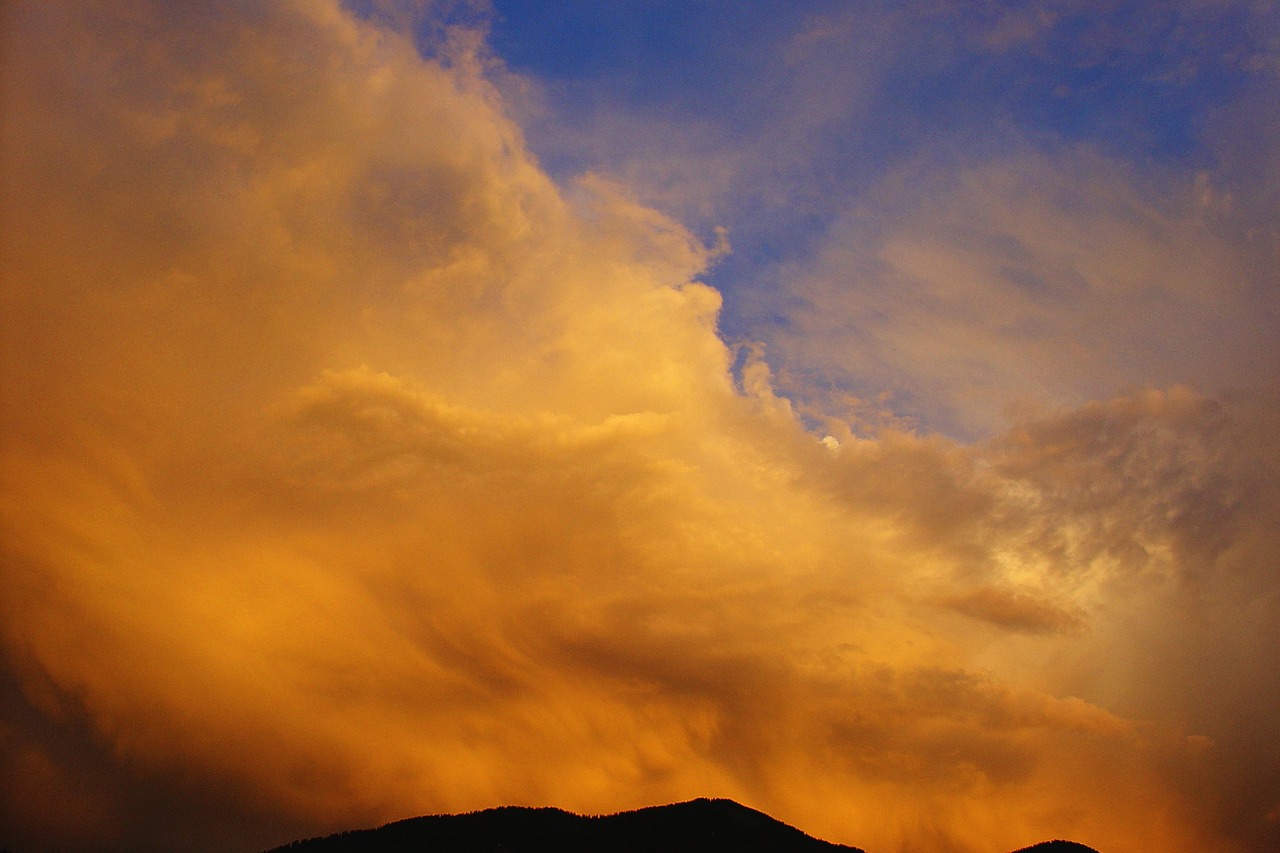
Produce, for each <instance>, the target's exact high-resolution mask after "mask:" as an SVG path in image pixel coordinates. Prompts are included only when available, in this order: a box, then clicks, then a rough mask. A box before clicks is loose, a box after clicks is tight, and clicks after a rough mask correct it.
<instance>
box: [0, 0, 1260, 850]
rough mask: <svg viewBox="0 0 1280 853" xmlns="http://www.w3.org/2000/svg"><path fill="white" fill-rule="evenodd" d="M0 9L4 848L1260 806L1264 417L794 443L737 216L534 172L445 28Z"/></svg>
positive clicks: (1021, 833) (1046, 826)
mask: <svg viewBox="0 0 1280 853" xmlns="http://www.w3.org/2000/svg"><path fill="white" fill-rule="evenodd" d="M73 12H74V14H73ZM5 38H6V45H5V56H6V59H5V63H6V69H5V73H6V78H7V80H8V81H11V83H10V85H7V86H6V89H5V99H6V101H5V112H6V123H5V127H4V149H3V151H4V155H3V165H4V174H3V177H4V187H5V199H4V210H3V214H4V224H5V227H4V230H3V237H2V238H0V239H3V241H4V242H3V255H4V257H5V258H6V263H5V265H4V270H3V273H2V275H3V300H4V301H3V317H4V319H3V324H4V326H3V336H2V338H3V346H4V350H3V359H4V360H3V386H2V388H3V394H4V406H3V409H2V411H0V426H2V429H3V437H4V439H3V440H4V443H3V455H2V457H0V483H2V488H0V494H2V495H3V502H2V503H0V543H2V544H0V561H2V562H0V567H2V572H3V575H2V579H3V584H4V593H5V594H4V596H3V597H2V598H0V642H2V644H3V645H2V650H3V661H4V667H3V680H2V681H0V703H2V704H0V714H2V716H0V754H2V755H3V760H0V767H3V768H5V769H4V770H3V771H2V772H0V785H2V786H3V788H2V791H3V795H2V796H0V826H4V827H5V830H4V834H2V835H0V841H3V842H4V843H6V844H13V845H15V846H19V847H29V846H42V845H44V844H46V843H55V844H58V845H60V846H62V847H64V848H67V849H95V848H98V847H101V846H103V845H110V844H130V845H136V846H139V847H142V848H168V847H175V846H182V847H184V848H186V849H193V848H194V849H201V848H204V849H211V850H212V849H251V848H253V847H254V846H255V845H257V846H266V845H267V844H271V843H279V842H282V841H285V840H288V839H289V838H291V837H296V836H300V835H305V834H315V833H317V832H322V831H328V830H334V829H339V828H346V827H349V826H352V825H357V824H368V823H375V822H378V821H381V820H387V819H392V818H397V817H403V816H406V815H410V814H415V813H423V812H431V811H441V810H446V811H452V810H464V809H473V808H479V807H484V806H489V805H495V804H499V803H533V804H542V803H554V804H556V805H560V806H563V807H567V808H572V809H577V810H584V811H612V810H617V809H621V808H627V807H633V806H640V805H645V804H651V803H655V802H661V801H670V800H675V799H682V798H687V797H693V796H700V795H707V796H713V795H723V796H730V797H734V798H737V799H740V800H743V801H745V802H748V803H750V804H752V805H754V806H757V807H760V808H764V809H766V810H768V811H770V812H772V813H774V814H777V815H778V816H779V817H782V818H784V819H787V820H789V821H792V822H795V823H797V824H799V825H801V826H803V827H804V828H805V829H806V830H808V831H810V832H815V833H819V834H823V835H826V836H828V837H831V838H834V839H839V840H844V841H848V842H851V843H855V844H859V845H861V846H864V847H866V848H868V849H871V850H894V849H899V850H911V849H931V850H940V849H953V850H963V851H980V850H998V849H1012V848H1014V847H1016V846H1019V845H1022V844H1026V843H1030V842H1032V841H1035V840H1040V839H1043V838H1048V837H1053V836H1073V837H1077V838H1079V839H1080V840H1081V841H1085V842H1088V843H1091V844H1094V845H1095V846H1098V847H1100V848H1103V849H1106V850H1108V851H1125V850H1146V849H1152V848H1159V849H1162V850H1169V851H1177V850H1187V851H1190V850H1197V851H1204V850H1221V851H1233V850H1246V849H1262V847H1261V846H1259V845H1261V844H1263V843H1264V842H1265V839H1266V838H1268V837H1270V836H1267V835H1266V833H1268V832H1271V833H1274V823H1271V824H1266V823H1265V821H1264V816H1265V814H1266V813H1267V810H1268V809H1271V808H1273V807H1274V802H1275V800H1276V799H1277V798H1276V797H1275V796H1274V794H1275V785H1276V779H1275V774H1274V767H1275V766H1276V765H1275V764H1274V763H1271V764H1268V761H1269V760H1270V756H1271V755H1272V754H1273V752H1268V751H1267V750H1268V749H1272V750H1273V749H1274V748H1272V747H1267V746H1260V744H1266V743H1275V742H1280V741H1278V740H1277V739H1275V738H1271V739H1270V740H1269V741H1268V740H1267V738H1268V737H1269V736H1270V735H1273V734H1275V732H1274V723H1272V722H1271V721H1269V720H1267V719H1266V718H1265V715H1261V714H1256V713H1255V714H1253V715H1252V716H1251V715H1250V710H1249V709H1250V708H1251V707H1256V705H1257V704H1258V699H1259V698H1266V697H1269V696H1271V695H1272V694H1273V693H1274V679H1272V678H1271V668H1270V664H1269V663H1268V658H1267V657H1266V650H1267V649H1270V648H1274V646H1272V645H1268V642H1269V640H1270V639H1272V638H1274V637H1275V633H1276V626H1277V625H1280V619H1278V618H1277V612H1276V600H1275V597H1274V595H1273V594H1271V593H1270V592H1269V590H1271V589H1272V588H1273V586H1272V584H1273V580H1274V578H1273V576H1272V573H1273V569H1274V566H1273V563H1274V557H1273V556H1272V555H1274V553H1276V550H1275V548H1274V546H1275V544H1276V543H1275V541H1274V540H1275V534H1274V530H1276V529H1280V526H1277V525H1275V524H1274V521H1275V520H1276V503H1275V500H1274V498H1273V497H1272V496H1271V494H1270V491H1269V490H1268V489H1267V488H1266V484H1267V483H1268V482H1270V479H1269V478H1270V477H1271V476H1272V475H1273V474H1274V473H1275V472H1274V468H1275V459H1276V458H1280V457H1277V456H1276V455H1275V454H1274V453H1272V452H1271V451H1272V450H1274V439H1272V438H1270V436H1272V435H1274V434H1275V433H1274V432H1272V431H1268V430H1267V429H1266V428H1265V425H1266V421H1265V418H1267V417H1269V416H1270V415H1269V414H1268V412H1270V411H1272V410H1271V409H1269V408H1266V407H1263V408H1261V409H1250V408H1249V405H1247V404H1246V403H1232V402H1230V401H1228V402H1215V401H1213V400H1210V399H1208V398H1205V397H1203V396H1201V395H1198V394H1195V393H1193V392H1190V391H1184V390H1173V391H1169V392H1154V391H1153V392H1140V393H1134V394H1132V395H1129V396H1127V397H1121V398H1118V399H1115V400H1112V401H1110V402H1101V403H1094V404H1090V405H1088V406H1084V407H1082V408H1077V409H1074V410H1067V411H1063V412H1060V413H1050V414H1045V415H1043V416H1040V417H1038V418H1032V419H1028V420H1026V422H1025V423H1023V424H1021V425H1020V426H1019V427H1017V428H1016V429H1014V430H1012V431H1010V432H1008V433H1006V434H1004V435H1003V436H1001V437H999V438H997V439H995V440H993V441H991V442H989V443H987V444H978V445H960V444H957V443H954V442H951V441H947V440H944V439H941V438H922V437H918V436H914V435H909V434H902V433H892V432H886V433H885V434H884V435H883V436H881V437H880V438H878V439H875V440H869V439H865V438H857V437H856V436H855V435H854V434H853V431H852V430H851V429H850V428H849V427H848V425H847V424H845V425H844V429H843V431H842V430H841V429H840V428H839V427H838V423H837V422H838V420H839V419H838V418H836V417H835V416H834V415H831V416H829V417H828V422H829V425H830V426H831V430H833V431H834V432H831V433H830V438H831V441H828V442H826V443H823V442H822V441H820V438H821V436H819V435H815V434H813V433H811V432H809V431H807V430H806V429H805V428H804V426H803V425H802V423H801V417H802V415H801V414H797V408H798V407H796V406H793V405H791V404H790V403H789V401H788V400H787V399H786V398H785V397H783V396H781V395H780V393H779V391H778V388H777V387H776V384H777V383H776V379H775V377H774V376H773V374H772V373H771V372H770V371H769V368H768V365H767V363H766V362H765V361H764V355H763V352H762V351H760V350H758V349H757V350H756V352H755V354H754V355H753V356H752V357H751V360H750V363H749V365H748V368H747V369H746V370H745V371H743V374H742V377H741V378H742V382H741V385H742V386H743V387H742V389H741V390H735V387H734V382H733V379H732V377H731V375H730V365H731V363H732V358H731V353H730V352H729V350H728V348H727V347H726V346H725V345H724V343H723V342H722V341H721V340H720V339H719V338H718V337H717V335H716V325H715V323H716V313H717V310H718V308H719V305H720V297H719V295H718V294H717V293H715V292H714V291H712V290H711V289H710V288H708V287H706V286H705V285H703V284H700V283H698V281H697V276H698V275H699V273H700V271H701V269H702V268H703V267H704V266H705V265H706V264H707V263H708V262H709V259H710V258H711V256H712V255H713V253H714V250H713V249H709V248H706V247H703V246H701V245H700V244H698V243H697V241H695V240H694V239H692V238H691V237H690V235H689V234H688V233H687V232H685V231H684V230H683V229H682V228H681V227H680V226H679V225H678V224H677V223H675V222H673V221H671V220H670V219H668V218H666V217H664V216H662V215H660V214H658V213H657V212H655V211H652V210H649V209H646V208H644V207H643V206H641V205H638V204H637V203H635V202H634V201H633V200H631V199H629V198H628V196H627V194H626V192H625V190H624V189H623V188H620V187H617V186H614V185H610V184H608V183H607V182H604V181H602V180H600V179H590V178H589V179H586V180H584V181H583V182H582V183H581V184H580V185H579V186H577V187H574V188H572V190H571V191H569V192H566V191H563V190H562V189H560V188H558V187H557V186H555V185H554V184H553V183H552V182H551V181H550V180H549V179H548V178H547V177H546V176H545V175H544V174H543V173H542V172H541V171H540V170H539V169H538V167H537V165H536V163H535V162H534V160H533V159H532V157H531V156H530V155H529V154H528V153H527V152H526V151H525V149H524V146H523V142H522V140H521V135H520V131H519V128H518V127H517V126H516V125H515V124H514V123H513V122H512V120H511V119H510V118H509V117H508V114H507V111H506V106H505V105H504V103H503V100H502V98H501V96H500V95H499V94H498V92H497V90H496V89H495V88H494V87H493V86H492V85H491V84H490V83H489V82H487V79H486V77H485V76H484V61H483V57H482V56H477V55H476V54H474V53H470V54H469V53H467V52H466V50H467V49H468V45H469V44H471V42H469V41H468V40H467V39H459V40H458V41H457V42H456V43H454V44H452V46H450V47H448V50H452V51H453V53H452V54H449V55H448V56H446V57H445V58H444V59H440V60H428V59H423V58H422V57H421V56H419V54H418V53H417V52H416V51H415V49H414V47H413V45H412V44H411V43H410V41H409V40H408V39H407V38H406V37H404V36H403V35H400V34H398V33H396V32H394V31H390V30H387V29H383V28H380V27H379V26H377V25H375V24H374V23H371V22H368V21H363V20H360V19H358V18H356V17H353V16H351V15H350V14H348V13H346V12H345V11H343V10H342V9H341V8H340V7H339V6H337V5H336V4H333V3H329V2H321V0H314V2H302V0H299V1H298V2H293V3H284V4H273V5H271V6H269V7H266V8H263V9H255V10H252V11H250V12H246V11H245V10H240V9H236V8H233V7H231V6H222V5H219V4H211V5H209V6H202V7H200V8H198V9H193V8H188V7H185V6H184V7H178V6H173V5H169V4H134V3H113V2H95V3H91V4H77V5H76V8H75V9H74V10H73V9H71V7H70V6H63V5H60V4H56V3H47V4H39V5H29V6H24V7H22V8H20V9H18V10H16V11H12V12H11V13H10V16H9V20H8V21H7V23H6V30H5ZM837 433H838V434H837ZM1268 442H1270V444H1269V443H1268ZM974 617H977V618H976V619H975V618H974ZM1068 629H1070V630H1068ZM1170 647H1172V648H1174V649H1176V650H1177V651H1178V654H1175V655H1170V654H1169V653H1168V649H1169V648H1170ZM1197 656H1199V657H1197ZM1186 660H1192V661H1193V663H1194V665H1193V666H1183V662H1184V661H1186ZM1205 688H1211V689H1212V690H1213V691H1214V694H1213V695H1215V696H1218V697H1223V696H1225V697H1228V698H1229V699H1230V701H1231V702H1232V703H1234V704H1232V706H1231V708H1229V709H1221V708H1215V707H1212V705H1213V703H1211V702H1209V701H1207V700H1198V699H1197V700H1190V699H1188V697H1191V696H1193V695H1194V692H1195V691H1196V690H1197V689H1200V690H1203V689H1205ZM1268 691H1270V692H1268ZM1180 700H1182V701H1180ZM1251 701H1252V702H1253V703H1254V704H1253V705H1250V702H1251ZM1237 725H1243V729H1240V730H1242V731H1244V732H1246V734H1245V735H1242V736H1241V737H1240V739H1239V741H1238V742H1231V740H1230V738H1229V737H1228V738H1226V739H1225V740H1224V739H1223V738H1222V737H1220V735H1221V734H1228V735H1229V733H1230V732H1231V731H1233V730H1235V729H1233V728H1232V727H1233V726H1237ZM1188 734H1191V735H1211V736H1212V738H1213V743H1209V742H1208V741H1206V740H1205V738H1203V737H1189V736H1188ZM1250 750H1253V753H1252V755H1253V756H1254V757H1253V759H1252V763H1251V762H1250V761H1248V760H1245V759H1244V758H1243V757H1242V756H1246V755H1248V754H1250V752H1249V751H1250ZM1268 767H1270V768H1271V769H1268ZM1268 774H1269V775H1268ZM1248 783H1253V784H1254V790H1255V792H1256V793H1254V794H1252V795H1250V797H1251V798H1247V799H1241V800H1237V803H1243V804H1244V805H1240V806H1238V807H1237V806H1231V807H1228V805H1227V804H1226V803H1227V801H1228V800H1229V799H1230V797H1231V795H1234V794H1237V793H1238V792H1239V791H1242V790H1244V789H1245V788H1246V787H1247V786H1248ZM1267 797H1271V800H1270V801H1265V800H1266V798H1267ZM1215 798H1217V799H1215ZM1259 809H1260V810H1259ZM1255 811H1256V812H1257V814H1256V815H1255V814H1254V812H1255ZM68 813H70V814H74V815H75V818H74V820H68V819H67V818H66V815H67V814H68ZM1255 817H1256V820H1255ZM1251 844H1252V845H1253V848H1250V846H1249V845H1251Z"/></svg>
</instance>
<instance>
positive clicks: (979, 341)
mask: <svg viewBox="0 0 1280 853" xmlns="http://www.w3.org/2000/svg"><path fill="white" fill-rule="evenodd" d="M1062 154H1063V156H1058V157H1052V158H1051V157H1049V156H1045V155H1039V154H1031V153H1029V152H1024V153H1023V154H1021V155H1019V156H1016V157H1013V158H1010V159H1004V160H996V161H992V162H986V163H980V164H976V165H969V166H960V167H959V168H958V169H953V168H952V167H950V166H948V167H943V166H938V165H925V164H921V165H918V166H916V167H913V168H911V169H907V170H904V171H903V172H902V173H901V174H899V175H896V176H894V177H893V178H892V179H890V180H889V181H887V182H886V183H885V185H884V186H883V187H882V188H881V189H880V191H879V192H877V193H875V194H874V195H873V196H872V197H871V198H870V199H869V200H867V201H865V202H862V203H860V204H859V205H858V206H857V207H856V208H855V209H854V210H852V211H850V213H849V214H848V216H847V217H846V218H845V220H844V221H843V222H842V223H841V224H839V225H838V226H836V227H835V228H834V229H833V230H832V232H831V233H830V234H829V235H828V237H827V239H826V244H825V247H824V248H823V249H822V250H821V251H820V252H819V255H818V257H817V259H816V260H815V261H814V263H812V264H811V265H796V266H794V267H793V269H792V272H791V274H790V286H789V293H790V295H791V297H792V298H793V299H795V300H796V301H797V302H798V304H797V305H796V306H795V307H794V308H792V309H790V311H789V319H790V321H791V326H790V328H788V329H785V330H783V331H780V332H778V333H777V334H776V336H775V338H774V340H771V344H772V347H771V352H773V353H775V354H776V355H777V357H778V358H779V359H780V360H781V363H782V364H783V365H784V367H785V368H787V372H788V373H791V374H795V373H797V372H799V371H808V373H809V374H810V375H814V376H818V377H821V376H829V377H835V378H836V379H837V380H840V381H839V382H838V384H840V385H843V386H845V387H852V388H853V389H855V393H858V392H860V393H861V394H864V395H866V396H873V395H875V394H878V393H884V392H891V393H893V394H894V395H895V399H896V400H897V401H898V406H899V408H900V409H902V410H906V411H911V412H915V413H917V414H918V416H920V417H922V418H924V419H925V422H926V423H928V424H930V425H931V426H933V427H934V428H937V429H942V430H944V431H952V432H954V431H956V430H958V431H960V432H961V433H966V432H967V433H969V434H971V435H972V434H982V433H983V432H986V431H989V430H991V429H994V428H997V427H998V426H1000V425H1001V418H1000V415H999V413H1000V412H1001V411H1002V410H1006V411H1007V407H1009V406H1010V405H1015V404H1024V403H1031V404H1035V403H1037V402H1039V403H1050V404H1054V403H1067V404H1079V403H1083V402H1085V401H1087V400H1090V399H1098V398H1101V397H1106V396H1109V395H1111V394H1115V393H1119V392H1121V391H1124V390H1125V389H1127V388H1131V387H1134V386H1141V385H1146V384H1151V385H1157V386H1164V385H1169V384H1174V383H1178V382H1184V383H1186V382H1189V383H1193V384H1195V385H1197V386H1199V387H1203V388H1209V389H1214V390H1226V389H1232V388H1250V389H1257V388H1262V387H1265V385H1266V384H1267V383H1268V382H1269V381H1270V380H1271V377H1272V375H1273V367H1272V366H1273V365H1274V363H1275V358H1274V355H1275V353H1274V338H1273V336H1272V335H1271V334H1270V332H1269V324H1270V320H1269V319H1268V318H1269V317H1271V316H1272V314H1273V313H1274V310H1275V306H1274V305H1273V302H1274V298H1273V294H1272V293H1271V291H1270V289H1268V288H1266V286H1265V285H1264V281H1265V280H1266V276H1267V275H1268V274H1267V273H1265V272H1264V271H1263V270H1261V269H1260V268H1258V267H1256V266H1255V265H1254V264H1253V262H1252V261H1251V260H1250V255H1251V254H1252V253H1251V251H1249V250H1248V249H1247V247H1246V245H1245V243H1246V241H1247V238H1246V237H1245V229H1244V228H1243V227H1241V223H1239V222H1237V221H1234V220H1233V219H1232V218H1231V217H1229V216H1227V215H1224V214H1221V213H1220V212H1219V211H1218V210H1215V209H1214V208H1213V207H1212V206H1211V201H1209V202H1206V197H1205V196H1203V195H1200V196H1197V194H1196V193H1195V188H1194V187H1193V186H1192V185H1183V186H1177V185H1176V184H1175V185H1174V186H1173V187H1172V188H1169V189H1161V190H1155V189H1151V188H1143V186H1142V185H1141V183H1140V182H1139V179H1138V177H1137V176H1135V175H1132V174H1129V173H1127V170H1126V169H1124V168H1123V167H1120V166H1119V165H1117V164H1115V163H1113V162H1110V161H1107V160H1106V159H1103V158H1100V157H1098V156H1097V155H1096V154H1093V153H1090V152H1088V151H1083V150H1077V151H1067V152H1062ZM1237 229H1239V230H1237ZM792 364H796V365H797V367H796V368H791V365H792ZM795 380H796V384H795V385H794V386H793V387H791V388H788V389H787V390H788V391H789V392H791V393H793V394H795V395H798V396H802V397H803V396H805V395H806V393H807V392H806V390H805V389H804V387H803V385H804V377H803V376H802V375H796V376H795Z"/></svg>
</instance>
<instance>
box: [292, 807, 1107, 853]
mask: <svg viewBox="0 0 1280 853" xmlns="http://www.w3.org/2000/svg"><path fill="white" fill-rule="evenodd" d="M838 850H844V851H850V853H865V851H863V850H861V848H858V847H849V846H846V845H844V844H833V843H831V842H829V841H822V840H820V839H817V838H814V837H812V836H810V835H806V834H805V833H803V832H801V831H800V830H798V829H796V828H795V827H794V826H788V825H787V824H785V823H783V822H782V821H780V820H775V819H774V818H771V817H769V816H768V815H767V814H764V813H762V812H758V811H756V810H755V809H749V808H747V807H746V806H743V805H739V804H738V803H735V802H734V801H733V800H709V799H706V798H701V799H697V800H690V801H689V802H687V803H673V804H671V805H669V806H651V807H650V808H646V809H638V810H636V811H629V812H619V813H618V814H612V815H605V816H602V817H584V816H582V815H576V814H572V813H570V812H567V811H564V810H563V809H556V808H526V807H524V806H502V807H500V808H496V809H486V810H485V811H478V812H469V813H467V814H457V815H448V814H446V815H428V816H426V817H414V818H409V819H407V820H401V821H396V822H395V823H389V824H387V825H386V826H382V827H379V828H377V829H358V830H352V831H349V832H340V833H338V834H337V835H329V836H325V837H323V838H309V839H305V840H302V841H295V842H293V843H292V844H286V845H284V846H283V847H276V848H274V849H273V850H269V851H267V853H455V852H456V853H588V851H590V853H730V851H732V853H833V851H838ZM1013 853H1098V851H1097V850H1094V849H1093V848H1092V847H1086V846H1085V845H1083V844H1077V843H1075V842H1074V841H1045V842H1042V843H1040V844H1034V845H1032V846H1030V847H1023V848H1021V849H1019V850H1015V851H1013Z"/></svg>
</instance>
